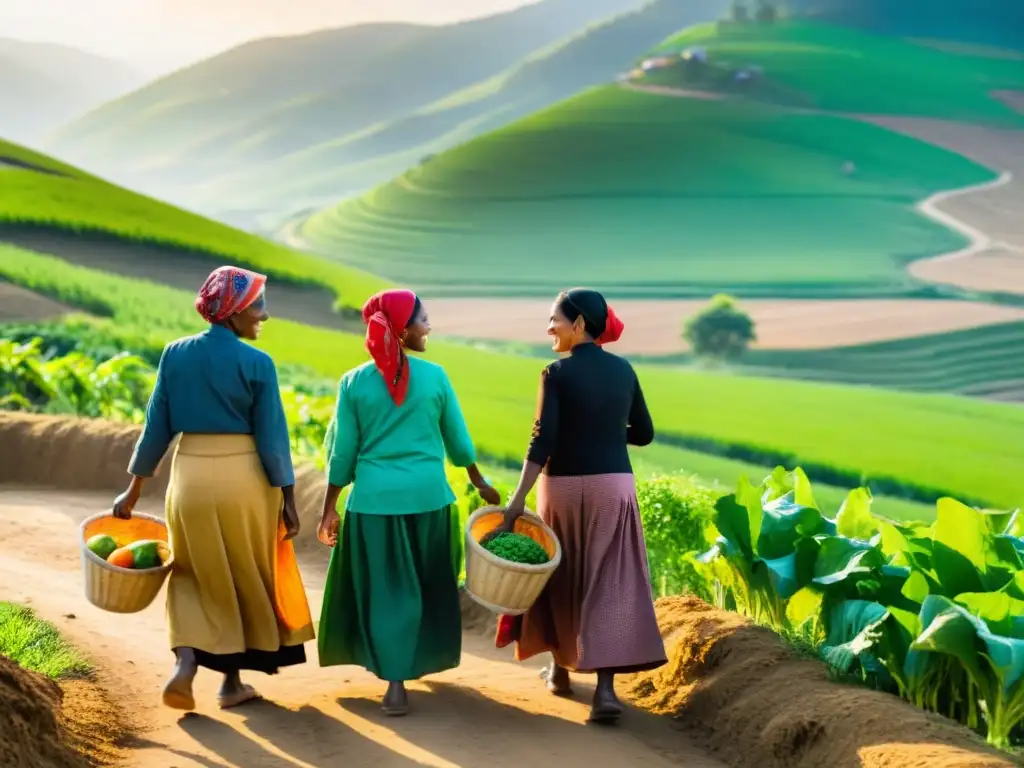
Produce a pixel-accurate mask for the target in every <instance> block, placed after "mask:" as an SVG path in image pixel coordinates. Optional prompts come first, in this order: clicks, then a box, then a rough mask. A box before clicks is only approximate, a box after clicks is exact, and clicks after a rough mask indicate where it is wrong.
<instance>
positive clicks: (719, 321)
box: [683, 293, 757, 359]
mask: <svg viewBox="0 0 1024 768" xmlns="http://www.w3.org/2000/svg"><path fill="white" fill-rule="evenodd" d="M683 338H684V339H685V340H686V341H687V343H689V345H690V346H691V347H692V348H693V351H694V352H695V353H697V354H698V355H699V356H701V357H711V358H719V359H734V358H737V357H739V356H740V355H742V354H743V353H744V352H745V351H746V350H747V347H748V346H750V343H751V342H753V341H757V335H756V334H755V333H754V321H753V320H752V319H751V317H750V315H748V314H747V313H746V312H744V311H743V310H742V309H740V308H739V307H737V306H736V301H735V300H734V299H733V298H732V297H731V296H726V295H725V294H721V293H720V294H718V295H717V296H715V297H714V298H713V299H711V302H710V303H709V304H708V305H707V306H706V307H704V309H702V310H700V312H698V313H697V314H695V315H693V316H692V317H689V318H687V320H686V322H685V324H684V325H683Z"/></svg>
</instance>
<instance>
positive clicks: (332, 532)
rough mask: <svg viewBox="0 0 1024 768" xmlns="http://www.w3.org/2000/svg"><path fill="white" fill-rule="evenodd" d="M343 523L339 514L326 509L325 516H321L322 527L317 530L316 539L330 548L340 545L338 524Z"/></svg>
mask: <svg viewBox="0 0 1024 768" xmlns="http://www.w3.org/2000/svg"><path fill="white" fill-rule="evenodd" d="M340 522H341V518H340V517H338V513H337V512H335V511H334V510H333V509H325V510H324V513H323V515H321V516H320V525H318V526H317V529H316V537H317V538H318V539H320V541H321V543H323V544H326V545H327V546H328V547H333V546H336V545H337V543H338V524H339V523H340Z"/></svg>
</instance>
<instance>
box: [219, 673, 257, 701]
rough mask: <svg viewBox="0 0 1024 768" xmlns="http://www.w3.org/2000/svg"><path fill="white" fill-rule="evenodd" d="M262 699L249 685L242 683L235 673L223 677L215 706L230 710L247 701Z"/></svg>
mask: <svg viewBox="0 0 1024 768" xmlns="http://www.w3.org/2000/svg"><path fill="white" fill-rule="evenodd" d="M260 698H262V697H261V696H260V695H259V693H258V692H257V691H256V689H255V688H253V687H252V686H251V685H246V684H245V683H243V682H242V678H241V676H240V675H239V674H238V673H237V672H232V673H229V674H227V675H224V684H223V685H221V687H220V691H219V692H218V694H217V706H219V707H220V708H221V709H231V707H237V706H238V705H240V704H245V703H246V702H247V701H257V700H259V699H260Z"/></svg>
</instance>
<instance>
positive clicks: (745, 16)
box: [730, 0, 750, 24]
mask: <svg viewBox="0 0 1024 768" xmlns="http://www.w3.org/2000/svg"><path fill="white" fill-rule="evenodd" d="M730 11H731V15H732V20H733V21H735V22H737V23H739V24H746V23H747V22H748V21H750V9H748V8H747V4H746V3H744V2H740V0H733V3H732V8H731V9H730Z"/></svg>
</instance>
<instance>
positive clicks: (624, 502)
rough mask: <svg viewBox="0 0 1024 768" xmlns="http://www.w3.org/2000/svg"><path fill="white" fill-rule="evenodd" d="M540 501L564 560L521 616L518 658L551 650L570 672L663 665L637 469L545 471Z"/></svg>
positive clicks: (541, 509)
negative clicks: (576, 473)
mask: <svg viewBox="0 0 1024 768" xmlns="http://www.w3.org/2000/svg"><path fill="white" fill-rule="evenodd" d="M537 506H538V513H539V514H540V516H541V517H542V518H543V520H544V522H546V523H547V524H548V525H549V526H551V528H552V530H554V532H555V535H557V536H558V540H559V541H560V542H561V544H562V563H561V565H560V566H559V567H558V569H557V570H556V571H555V572H554V574H552V576H551V580H550V581H549V582H548V584H547V586H546V587H545V589H544V592H542V593H541V596H540V597H539V598H538V600H537V602H536V603H535V604H534V605H533V607H531V608H530V610H529V611H527V612H526V614H524V615H523V617H522V621H521V622H517V624H518V625H519V626H518V627H517V629H518V631H517V632H516V635H517V643H516V658H517V659H519V660H520V661H522V660H524V659H528V658H530V657H531V656H535V655H537V654H538V653H544V652H550V653H551V654H552V655H553V657H554V659H555V662H556V663H557V664H559V665H560V666H562V667H565V668H567V669H569V670H570V671H573V672H596V671H598V670H605V671H609V672H614V673H627V672H640V671H643V670H648V669H654V668H655V667H660V666H661V665H663V664H665V663H666V657H665V645H664V643H663V642H662V639H661V634H660V633H659V631H658V622H657V619H656V618H655V615H654V600H653V598H652V596H651V582H650V575H649V573H650V571H649V568H648V565H647V546H646V545H645V543H644V533H643V526H642V525H641V522H640V509H639V507H638V505H637V499H636V484H635V481H634V479H633V475H632V474H628V473H627V474H607V475H586V476H556V477H552V476H549V475H541V478H540V482H539V485H538V490H537Z"/></svg>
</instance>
